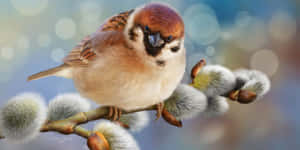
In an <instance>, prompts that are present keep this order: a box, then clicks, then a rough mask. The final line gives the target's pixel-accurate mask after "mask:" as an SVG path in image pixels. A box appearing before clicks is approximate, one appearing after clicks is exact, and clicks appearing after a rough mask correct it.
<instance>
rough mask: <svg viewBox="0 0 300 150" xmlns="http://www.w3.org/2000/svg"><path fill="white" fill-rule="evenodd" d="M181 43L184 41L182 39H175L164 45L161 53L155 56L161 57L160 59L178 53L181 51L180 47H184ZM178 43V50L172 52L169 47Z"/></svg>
mask: <svg viewBox="0 0 300 150" xmlns="http://www.w3.org/2000/svg"><path fill="white" fill-rule="evenodd" d="M183 43H184V42H183V40H181V41H180V40H176V41H173V42H171V43H168V44H166V45H165V47H164V48H163V49H162V52H161V54H160V55H159V56H158V57H157V58H158V59H161V60H167V59H170V58H172V57H174V56H176V55H180V54H181V53H182V49H183V48H184V46H183V45H184V44H183ZM179 44H180V45H179ZM178 45H179V47H180V48H179V50H178V51H177V52H172V51H171V48H173V47H176V46H178Z"/></svg>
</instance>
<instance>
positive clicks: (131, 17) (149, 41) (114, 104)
mask: <svg viewBox="0 0 300 150" xmlns="http://www.w3.org/2000/svg"><path fill="white" fill-rule="evenodd" d="M185 53H186V52H185V48H184V23H183V20H182V18H181V17H180V15H179V14H178V13H177V12H176V11H175V10H173V9H172V8H170V7H168V6H166V5H164V4H159V3H150V4H147V5H144V6H141V7H138V8H136V9H134V10H130V11H126V12H122V13H120V14H118V15H116V16H113V17H111V18H109V19H108V20H107V21H105V23H104V24H103V25H101V26H100V28H99V29H98V30H97V31H96V32H95V33H93V34H91V35H89V36H87V37H85V38H84V39H83V40H82V41H81V42H80V43H79V44H78V45H77V46H76V47H75V48H73V49H72V50H71V52H70V53H69V54H68V56H66V57H65V58H64V59H63V62H64V64H62V65H60V66H58V67H55V68H52V69H49V70H46V71H42V72H40V73H37V74H34V75H32V76H30V77H29V78H28V80H29V81H30V80H36V79H40V78H43V77H47V76H61V77H65V78H71V79H73V81H74V84H75V86H76V88H77V90H78V91H79V93H80V94H81V95H82V96H84V97H87V98H89V99H91V100H93V101H95V102H96V103H98V104H101V105H104V106H109V107H110V109H109V110H110V113H109V116H110V117H111V118H114V119H118V117H120V115H121V112H122V111H121V109H123V110H133V109H142V108H145V107H147V106H150V105H154V104H158V107H157V109H158V110H157V112H158V113H157V118H159V117H160V115H161V111H162V107H163V106H162V102H163V101H164V100H165V99H167V98H168V97H169V96H170V95H171V94H172V93H173V91H174V90H175V88H176V87H177V85H178V84H179V83H180V81H181V79H182V77H183V74H184V72H185V66H186V54H185Z"/></svg>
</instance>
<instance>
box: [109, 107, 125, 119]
mask: <svg viewBox="0 0 300 150" xmlns="http://www.w3.org/2000/svg"><path fill="white" fill-rule="evenodd" d="M108 109H109V111H108V115H107V118H108V119H110V120H111V121H118V120H120V118H121V116H122V112H123V110H121V109H119V108H117V107H114V106H109V107H108Z"/></svg>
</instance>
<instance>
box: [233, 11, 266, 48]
mask: <svg viewBox="0 0 300 150" xmlns="http://www.w3.org/2000/svg"><path fill="white" fill-rule="evenodd" d="M243 17H245V18H243ZM266 30H267V28H266V25H265V24H264V22H263V21H262V20H260V19H257V18H254V17H249V16H247V15H240V16H239V17H237V21H236V25H235V28H234V29H233V40H234V43H235V44H236V45H237V46H238V47H239V48H241V49H243V50H246V51H255V50H258V49H260V48H262V47H263V46H264V45H265V44H266V43H267V41H268V36H267V32H266Z"/></svg>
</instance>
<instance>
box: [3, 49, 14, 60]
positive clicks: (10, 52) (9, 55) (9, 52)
mask: <svg viewBox="0 0 300 150" xmlns="http://www.w3.org/2000/svg"><path fill="white" fill-rule="evenodd" d="M14 55H15V50H14V49H13V48H11V47H3V48H2V49H1V58H3V59H4V60H11V59H13V57H14Z"/></svg>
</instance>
